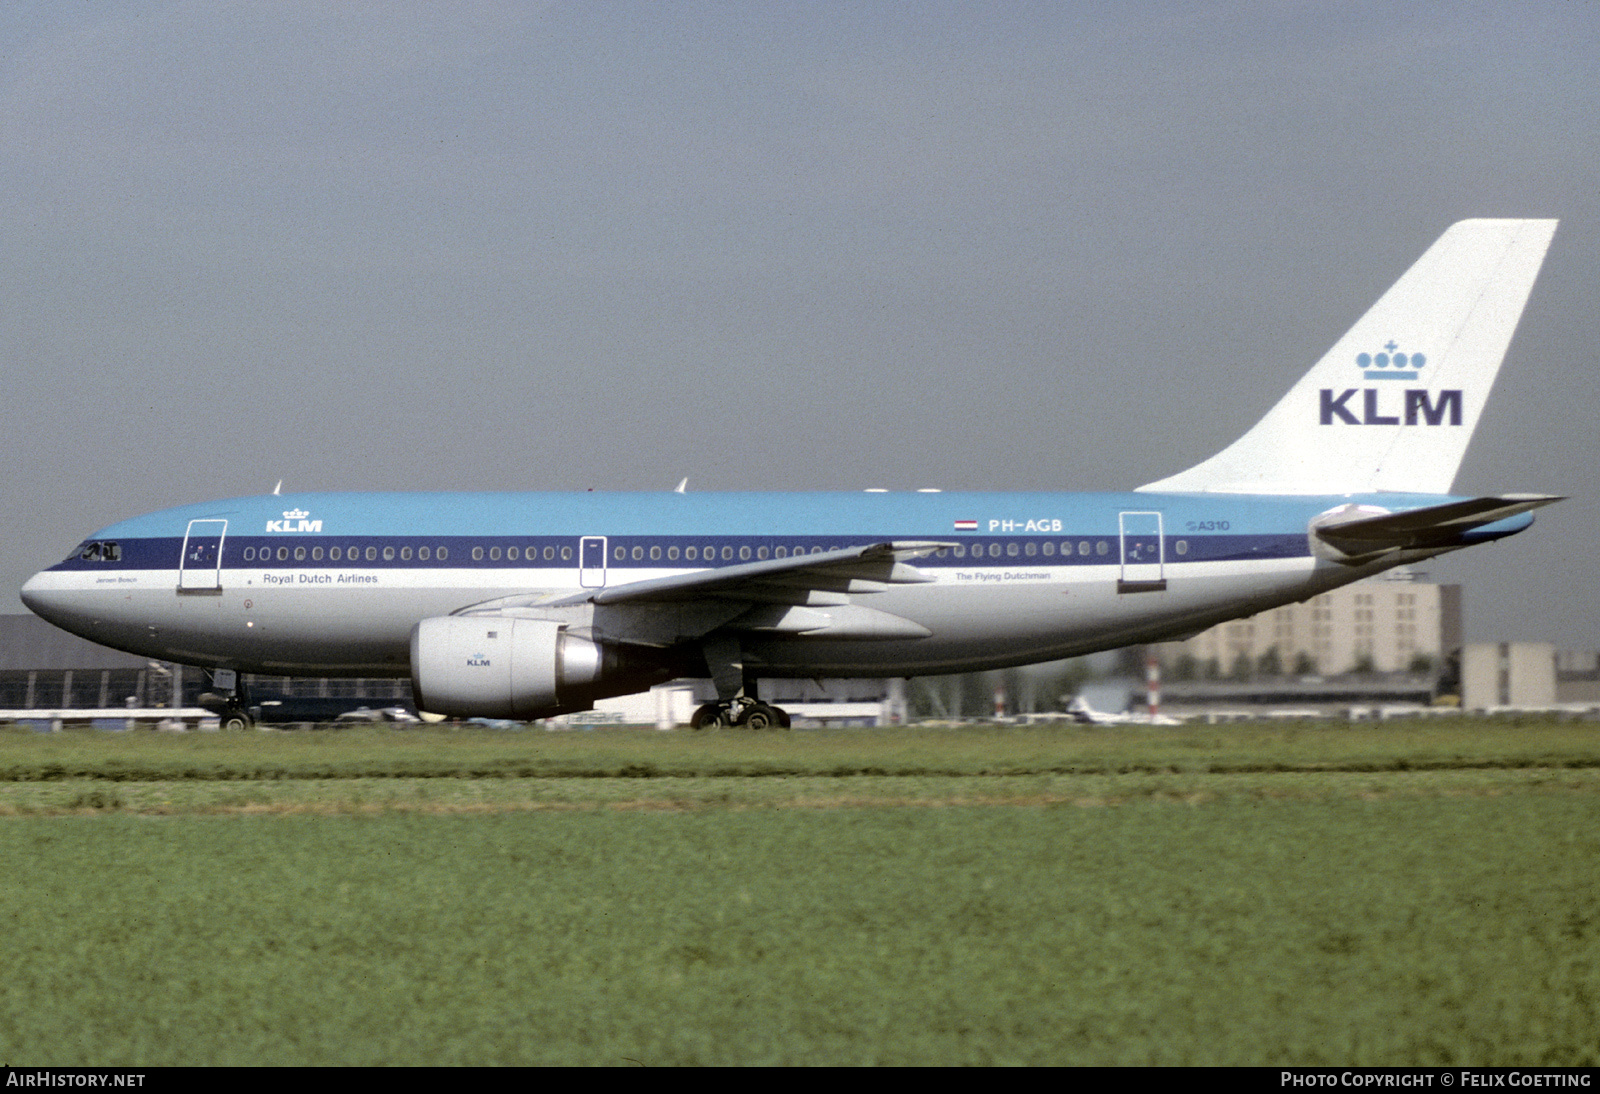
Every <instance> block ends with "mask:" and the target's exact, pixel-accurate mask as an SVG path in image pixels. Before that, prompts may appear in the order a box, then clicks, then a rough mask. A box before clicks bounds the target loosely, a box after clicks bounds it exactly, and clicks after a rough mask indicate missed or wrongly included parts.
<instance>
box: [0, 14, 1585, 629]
mask: <svg viewBox="0 0 1600 1094" xmlns="http://www.w3.org/2000/svg"><path fill="white" fill-rule="evenodd" d="M1597 72H1600V6H1597V5H1595V4H1590V3H1571V2H1550V3H1524V4H1518V3H1509V4H1481V3H1473V4H1450V3H1443V4H1428V5H1414V4H1363V3H1342V4H1336V5H1335V4H1320V3H1296V2H1282V3H1243V2H1241V3H1231V4H1229V3H1222V4H1213V5H1194V4H1187V3H1174V4H1111V3H1106V4H1067V3H1048V4H1024V3H1002V4H956V5H913V4H887V3H886V4H792V5H783V4H774V3H762V4H744V3H729V4H673V3H652V4H642V3H641V4H593V3H550V4H510V3H507V4H498V3H479V4H453V5H444V4H440V5H404V4H394V3H384V4H376V3H374V4H355V3H345V4H337V5H331V4H326V3H277V4H273V3H260V4H239V5H217V4H211V3H205V4H201V3H153V2H143V3H111V2H104V3H95V4H72V5H67V4H42V3H41V4H23V5H12V6H8V7H6V8H5V9H3V10H0V233H3V236H0V238H3V246H0V264H3V266H0V270H3V281H0V284H3V295H0V368H3V369H4V375H5V378H6V383H5V386H4V388H3V402H0V425H3V427H4V430H5V433H6V436H7V438H8V440H9V442H10V444H9V446H8V451H9V456H8V462H7V465H6V473H5V477H4V487H5V493H4V499H5V505H4V506H3V507H0V584H3V585H4V587H6V588H7V589H10V590H13V591H14V590H15V589H16V588H17V587H18V586H20V584H21V583H22V582H23V581H24V580H25V579H26V578H27V576H28V575H29V574H30V573H32V572H33V571H34V570H37V569H39V568H41V567H43V566H45V565H48V564H50V563H52V562H55V561H57V560H58V559H59V558H60V557H61V556H62V555H63V554H64V553H65V552H66V550H67V549H68V548H70V547H71V546H72V545H73V544H74V543H75V542H77V541H78V540H79V539H81V538H82V537H83V536H85V535H86V534H88V533H89V532H91V531H92V530H94V529H95V528H97V527H100V526H102V525H104V524H107V523H110V522H111V521H113V520H117V519H121V518H123V517H127V516H131V515H133V514H136V513H140V512H144V511H148V510H151V509H157V508H163V507H166V506H169V505H176V504H181V503H185V502H190V501H198V500H202V499H205V498H208V497H223V496H231V495H236V494H250V493H261V492H265V491H268V490H270V489H271V488H272V486H273V484H274V483H275V482H276V481H277V480H279V479H280V478H281V479H283V480H284V483H285V489H286V490H335V489H583V488H586V487H590V486H592V487H595V488H597V489H602V490H610V489H663V490H665V489H670V488H671V487H672V486H673V485H674V484H675V483H676V482H677V481H678V479H679V478H681V477H682V476H684V475H687V476H689V479H690V488H691V489H696V490H740V489H757V490H765V489H855V488H859V487H867V486H884V487H890V488H912V487H917V486H942V487H945V488H947V489H1012V488H1016V489H1064V490H1089V489H1120V488H1126V487H1132V486H1136V485H1138V484H1139V483H1142V482H1145V481H1149V480H1151V479H1155V478H1158V477H1161V476H1163V475H1166V474H1168V473H1170V472H1172V471H1174V470H1177V469H1179V468H1181V467H1185V466H1188V465H1189V464H1191V463H1194V462H1196V461H1198V460H1199V459H1202V458H1204V457H1206V456H1208V455H1210V454H1211V453H1212V452H1214V451H1216V450H1217V449H1219V448H1220V447H1222V446H1223V445H1224V444H1226V443H1227V442H1228V441H1230V440H1232V439H1233V438H1234V437H1235V436H1237V435H1238V434H1239V433H1240V432H1241V431H1242V430H1244V429H1245V428H1247V427H1248V426H1249V425H1250V424H1251V423H1253V422H1254V421H1255V420H1256V418H1258V417H1259V416H1260V415H1261V414H1262V413H1263V412H1264V411H1265V410H1266V409H1267V408H1268V407H1269V406H1270V405H1271V404H1272V403H1273V402H1274V401H1275V400H1276V399H1277V398H1278V396H1279V395H1281V394H1282V392H1283V391H1284V390H1286V389H1287V387H1288V385H1289V384H1290V383H1291V382H1292V381H1293V380H1294V379H1295V378H1296V377H1298V376H1299V374H1300V373H1301V372H1302V371H1304V369H1305V368H1306V367H1307V366H1308V365H1309V364H1310V363H1311V362H1312V361H1313V360H1315V359H1316V358H1317V357H1318V356H1320V355H1321V354H1322V352H1323V351H1324V350H1325V349H1326V348H1327V347H1328V346H1329V345H1331V344H1332V342H1333V341H1334V340H1335V339H1336V338H1337V337H1338V336H1339V335H1340V334H1342V333H1343V331H1344V330H1345V329H1346V328H1347V327H1348V326H1349V325H1350V324H1351V323H1352V322H1353V321H1354V320H1355V319H1356V318H1357V317H1358V316H1359V315H1360V314H1361V312H1362V311H1363V310H1364V309H1365V308H1366V307H1367V306H1368V305H1369V304H1370V303H1371V302H1372V301H1373V300H1375V299H1376V298H1377V296H1378V295H1379V294H1380V293H1381V292H1382V291H1383V290H1384V289H1385V288H1387V286H1388V285H1389V284H1390V282H1392V281H1393V280H1394V279H1395V278H1396V277H1398V276H1399V275H1400V273H1402V272H1403V271H1404V270H1405V268H1406V267H1407V266H1408V265H1409V264H1410V263H1411V262H1412V261H1413V260H1414V259H1415V258H1416V257H1417V256H1418V255H1420V254H1421V253H1422V251H1423V250H1424V249H1425V248H1426V247H1427V246H1428V244H1430V243H1431V242H1432V241H1433V240H1434V239H1435V238H1436V237H1437V236H1438V235H1439V233H1441V232H1442V231H1443V230H1444V229H1445V227H1447V226H1448V225H1449V224H1450V223H1451V222H1453V221H1455V220H1457V219H1460V218H1462V217H1467V216H1517V217H1521V216H1529V217H1559V218H1561V220H1562V225H1561V228H1560V230H1559V232H1558V233H1557V235H1556V240H1555V244H1554V247H1553V248H1552V250H1551V253H1550V257H1549V259H1548V261H1547V263H1546V265H1545V269H1544V273H1543V275H1542V277H1541V279H1540V283H1539V284H1538V286H1537V287H1536V288H1535V290H1534V294H1533V298H1532V301H1531V303H1530V305H1529V307H1528V310H1527V312H1526V313H1525V315H1524V317H1523V322H1522V327H1521V329H1520V331H1519V333H1518V336H1517V339H1516V341H1515V342H1514V343H1513V345H1512V351H1511V356H1510V357H1509V359H1508V361H1507V364H1506V368H1505V371H1504V372H1503V373H1502V375H1501V379H1500V384H1499V386H1498V387H1497V390H1496V394H1495V397H1494V398H1493V399H1492V400H1491V402H1490V406H1489V410H1488V413H1487V415H1486V417H1485V420H1484V422H1483V423H1482V425H1481V427H1480V429H1479V433H1478V436H1477V439H1476V440H1475V441H1474V445H1473V448H1472V450H1471V452H1470V453H1469V455H1468V458H1467V462H1466V465H1465V466H1464V468H1463V470H1462V474H1461V477H1460V478H1459V479H1458V480H1457V483H1456V489H1457V490H1458V491H1460V492H1468V491H1504V490H1535V491H1552V492H1558V493H1565V494H1571V495H1572V496H1573V500H1571V501H1568V502H1566V503H1564V504H1562V505H1560V506H1557V507H1555V508H1553V509H1550V510H1545V511H1544V512H1542V513H1541V515H1540V518H1539V524H1538V526H1537V527H1536V528H1535V529H1534V530H1532V531H1531V532H1529V533H1527V534H1525V535H1523V536H1520V537H1517V538H1516V539H1513V540H1511V541H1508V542H1507V543H1504V544H1500V545H1496V546H1490V547H1486V548H1479V549H1477V550H1475V551H1472V552H1468V553H1466V554H1463V555H1461V556H1458V557H1456V558H1453V559H1449V560H1443V561H1440V562H1436V563H1434V564H1433V566H1432V567H1431V573H1432V574H1433V576H1434V577H1436V578H1438V579H1441V580H1459V581H1463V582H1465V583H1467V585H1468V592H1467V608H1468V628H1469V636H1470V637H1472V638H1476V639H1502V638H1503V639H1550V640H1554V641H1557V642H1559V643H1561V644H1563V645H1567V646H1576V647H1585V648H1588V647H1596V646H1600V610H1597V609H1600V565H1597V563H1596V561H1595V558H1594V554H1593V552H1592V551H1591V550H1590V543H1589V539H1590V535H1591V534H1592V530H1593V529H1594V528H1595V527H1596V525H1597V522H1600V503H1597V501H1596V500H1595V499H1596V494H1597V490H1596V486H1595V481H1596V477H1595V474H1594V470H1595V467H1596V463H1597V459H1596V457H1597V455H1600V429H1597V428H1596V424H1595V423H1596V420H1597V418H1600V394H1597V389H1596V383H1595V379H1596V372H1597V370H1596V357H1597V353H1600V351H1597V348H1596V347H1597V346H1600V319H1597V312H1600V309H1597V308H1596V306H1595V304H1596V302H1595V286H1596V284H1597V283H1600V277H1597V274H1600V246H1597V228H1596V226H1597V213H1600V177H1597V176H1600V80H1597V79H1596V78H1595V74H1596V73H1597ZM7 595H12V594H7ZM11 604H12V607H11V608H0V610H21V608H20V605H18V604H17V602H16V601H15V600H12V601H11Z"/></svg>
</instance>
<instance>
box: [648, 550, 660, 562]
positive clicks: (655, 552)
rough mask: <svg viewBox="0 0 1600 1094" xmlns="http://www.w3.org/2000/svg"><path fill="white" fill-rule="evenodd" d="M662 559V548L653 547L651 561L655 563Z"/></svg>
mask: <svg viewBox="0 0 1600 1094" xmlns="http://www.w3.org/2000/svg"><path fill="white" fill-rule="evenodd" d="M660 557H661V548H660V547H652V548H650V561H651V562H655V561H656V560H657V559H659V558H660Z"/></svg>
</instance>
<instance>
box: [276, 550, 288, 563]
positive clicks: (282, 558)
mask: <svg viewBox="0 0 1600 1094" xmlns="http://www.w3.org/2000/svg"><path fill="white" fill-rule="evenodd" d="M278 561H279V562H288V561H289V548H287V547H279V548H278Z"/></svg>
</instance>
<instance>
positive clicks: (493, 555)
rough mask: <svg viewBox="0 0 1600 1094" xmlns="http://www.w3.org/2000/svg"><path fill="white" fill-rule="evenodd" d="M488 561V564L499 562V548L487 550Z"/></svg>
mask: <svg viewBox="0 0 1600 1094" xmlns="http://www.w3.org/2000/svg"><path fill="white" fill-rule="evenodd" d="M489 561H490V562H499V561H500V548H498V547H491V548H489Z"/></svg>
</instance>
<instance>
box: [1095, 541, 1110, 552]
mask: <svg viewBox="0 0 1600 1094" xmlns="http://www.w3.org/2000/svg"><path fill="white" fill-rule="evenodd" d="M1110 549H1111V548H1110V545H1109V544H1107V543H1106V541H1105V540H1101V541H1100V542H1099V543H1096V544H1095V545H1094V553H1095V554H1097V555H1103V554H1105V553H1106V552H1107V551H1109V550H1110Z"/></svg>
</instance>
